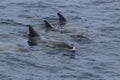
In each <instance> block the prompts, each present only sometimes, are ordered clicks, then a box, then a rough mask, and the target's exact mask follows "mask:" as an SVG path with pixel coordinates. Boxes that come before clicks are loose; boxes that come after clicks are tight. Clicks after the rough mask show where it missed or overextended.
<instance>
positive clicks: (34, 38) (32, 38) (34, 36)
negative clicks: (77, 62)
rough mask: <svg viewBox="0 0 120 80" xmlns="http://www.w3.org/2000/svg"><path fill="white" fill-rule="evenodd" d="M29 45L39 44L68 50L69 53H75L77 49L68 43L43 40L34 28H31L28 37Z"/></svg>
mask: <svg viewBox="0 0 120 80" xmlns="http://www.w3.org/2000/svg"><path fill="white" fill-rule="evenodd" d="M28 36H29V37H28V45H29V46H35V45H39V44H43V45H46V47H55V48H62V49H67V50H69V51H72V52H75V47H74V46H72V45H70V44H69V43H68V42H65V41H60V40H54V39H42V38H40V36H39V35H38V33H37V32H36V31H35V30H34V29H33V27H32V26H29V35H28Z"/></svg>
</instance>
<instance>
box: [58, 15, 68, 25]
mask: <svg viewBox="0 0 120 80" xmlns="http://www.w3.org/2000/svg"><path fill="white" fill-rule="evenodd" d="M57 15H58V17H59V22H60V24H61V25H63V24H65V23H66V22H67V21H66V19H65V17H64V16H63V15H62V14H60V13H57Z"/></svg>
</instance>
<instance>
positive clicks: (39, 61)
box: [0, 0, 120, 80]
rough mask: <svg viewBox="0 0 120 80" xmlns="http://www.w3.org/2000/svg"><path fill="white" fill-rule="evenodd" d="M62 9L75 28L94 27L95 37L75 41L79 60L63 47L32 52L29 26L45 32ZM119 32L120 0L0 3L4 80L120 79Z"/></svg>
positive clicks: (0, 73)
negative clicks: (47, 24) (44, 27)
mask: <svg viewBox="0 0 120 80" xmlns="http://www.w3.org/2000/svg"><path fill="white" fill-rule="evenodd" d="M57 12H61V13H62V14H63V15H64V16H65V17H66V18H67V20H68V23H69V24H71V26H73V27H74V26H78V27H80V28H85V29H88V30H91V32H90V33H88V34H90V36H92V38H93V39H92V41H90V42H87V41H85V42H84V41H83V42H80V41H76V42H75V45H76V46H77V51H76V55H75V58H70V57H69V56H63V54H64V53H68V54H69V52H67V51H61V50H54V49H52V50H47V51H45V50H43V49H41V50H30V51H29V50H26V48H28V45H27V36H26V35H27V34H28V27H27V26H26V25H28V24H31V25H33V26H34V27H35V29H38V31H41V30H40V29H41V27H43V20H45V19H47V20H49V21H53V22H54V21H56V20H57V18H58V17H57V15H56V13H57ZM74 24H76V25H74ZM119 31H120V0H19V1H18V0H3V1H0V80H119V79H120V68H119V67H120V32H119ZM86 33H87V31H86ZM18 48H19V50H18Z"/></svg>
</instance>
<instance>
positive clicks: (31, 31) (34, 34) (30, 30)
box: [29, 25, 39, 37]
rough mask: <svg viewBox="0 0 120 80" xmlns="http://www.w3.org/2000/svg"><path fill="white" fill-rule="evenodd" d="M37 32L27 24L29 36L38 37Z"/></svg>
mask: <svg viewBox="0 0 120 80" xmlns="http://www.w3.org/2000/svg"><path fill="white" fill-rule="evenodd" d="M38 36H39V35H38V33H37V32H36V31H35V30H34V29H33V27H32V26H31V25H29V37H38Z"/></svg>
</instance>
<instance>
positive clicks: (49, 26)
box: [44, 20, 53, 29]
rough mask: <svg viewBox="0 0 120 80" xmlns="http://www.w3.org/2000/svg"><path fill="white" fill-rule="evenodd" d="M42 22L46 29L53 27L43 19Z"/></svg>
mask: <svg viewBox="0 0 120 80" xmlns="http://www.w3.org/2000/svg"><path fill="white" fill-rule="evenodd" d="M44 23H45V27H46V28H47V29H52V28H53V27H52V25H51V24H50V23H49V22H48V21H46V20H44Z"/></svg>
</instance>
